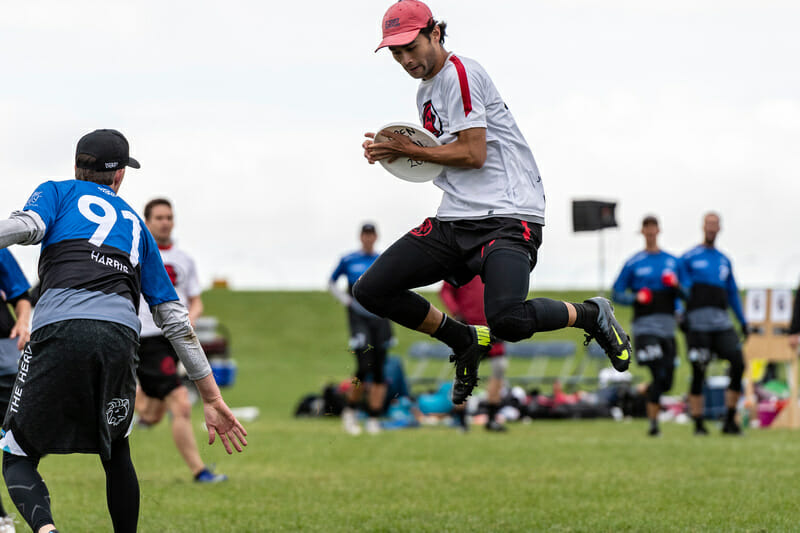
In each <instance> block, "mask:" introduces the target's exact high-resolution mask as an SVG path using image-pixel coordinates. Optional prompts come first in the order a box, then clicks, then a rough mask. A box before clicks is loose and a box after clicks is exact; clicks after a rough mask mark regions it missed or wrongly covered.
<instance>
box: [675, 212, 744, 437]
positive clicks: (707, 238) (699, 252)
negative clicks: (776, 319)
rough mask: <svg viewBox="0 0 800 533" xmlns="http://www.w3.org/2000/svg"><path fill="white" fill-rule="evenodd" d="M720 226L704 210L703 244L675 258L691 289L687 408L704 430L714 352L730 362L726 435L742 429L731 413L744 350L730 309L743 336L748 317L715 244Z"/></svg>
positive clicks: (729, 269)
mask: <svg viewBox="0 0 800 533" xmlns="http://www.w3.org/2000/svg"><path fill="white" fill-rule="evenodd" d="M719 231H720V218H719V215H718V214H716V213H708V214H706V215H705V217H703V237H704V238H703V243H702V244H699V245H697V246H695V247H694V248H692V249H691V250H689V251H688V252H686V253H685V254H683V256H681V258H680V261H679V271H678V272H679V278H680V284H681V287H682V288H683V290H685V291H687V292H688V294H689V300H688V302H687V304H686V322H687V323H686V327H687V334H686V341H687V344H688V348H689V351H688V356H689V362H690V363H691V364H692V385H691V389H690V391H689V412H690V414H691V415H692V418H694V423H695V429H694V434H695V435H707V434H708V430H706V428H705V424H704V423H703V383H704V382H705V377H706V368H707V367H708V363H709V362H710V361H711V358H712V354H717V356H718V357H719V358H720V359H727V361H728V362H729V363H730V371H729V375H730V384H729V385H728V389H727V390H726V391H725V406H726V407H727V410H726V413H725V423H724V424H723V426H722V432H723V433H724V434H728V435H741V434H742V429H741V428H740V427H739V425H738V424H737V423H736V420H735V416H736V404H737V402H738V401H739V396H741V394H742V376H743V375H744V355H743V354H742V343H741V340H740V337H739V335H737V334H736V331H735V330H734V329H733V323H732V322H731V318H730V316H729V314H728V308H729V307H730V309H731V310H732V311H733V313H734V314H735V315H736V319H737V320H738V321H739V323H740V324H741V332H742V336H743V337H746V336H747V331H748V330H747V321H746V320H745V317H744V313H743V312H742V302H741V300H740V299H739V289H738V288H737V286H736V280H735V279H734V277H733V267H732V265H731V261H730V259H728V258H727V257H726V256H725V255H724V254H723V253H722V252H720V251H719V250H717V249H716V248H715V247H714V242H715V240H716V238H717V234H718V233H719Z"/></svg>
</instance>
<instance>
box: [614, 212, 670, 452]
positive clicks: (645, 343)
mask: <svg viewBox="0 0 800 533" xmlns="http://www.w3.org/2000/svg"><path fill="white" fill-rule="evenodd" d="M658 233H659V228H658V220H657V219H656V217H654V216H647V217H645V218H644V220H642V235H643V236H644V241H645V248H644V250H642V251H641V252H639V253H637V254H636V255H634V256H633V257H632V258H630V259H629V260H628V261H627V262H626V263H625V266H624V267H623V268H622V271H621V272H620V273H619V276H618V277H617V280H616V281H615V282H614V287H613V289H612V293H611V294H612V299H613V300H614V301H615V302H617V303H620V304H624V305H633V324H632V327H633V346H634V352H633V353H634V356H635V357H636V362H637V363H639V364H640V365H643V366H646V367H648V368H649V369H650V373H651V374H652V375H653V380H652V382H651V383H650V385H648V387H647V418H648V419H649V420H650V429H649V431H648V434H649V435H650V436H653V437H655V436H658V435H660V434H661V432H660V430H659V428H658V414H659V412H660V411H661V406H660V401H661V395H662V394H663V393H665V392H667V391H668V390H670V389H671V388H672V376H673V374H674V371H675V353H676V350H675V325H676V324H675V313H676V311H678V306H679V302H680V300H679V298H678V287H677V286H678V277H677V274H676V272H677V270H678V260H677V259H676V258H675V257H673V256H672V255H670V254H668V253H667V252H665V251H663V250H661V249H660V248H659V247H658V242H657V239H658Z"/></svg>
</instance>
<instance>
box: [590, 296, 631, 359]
mask: <svg viewBox="0 0 800 533" xmlns="http://www.w3.org/2000/svg"><path fill="white" fill-rule="evenodd" d="M585 301H586V302H592V303H593V304H595V305H596V306H597V307H598V308H599V310H600V312H599V313H598V315H597V323H596V324H595V325H594V326H593V327H592V328H591V329H587V330H586V341H585V342H584V345H587V346H588V344H589V343H590V342H591V341H592V339H594V340H596V341H597V344H599V345H600V347H601V348H602V349H603V350H605V352H606V355H607V356H608V358H609V359H611V364H612V365H613V366H614V370H616V371H617V372H625V371H626V370H628V366H629V365H630V363H631V339H630V337H629V336H628V334H627V333H625V330H624V329H622V326H620V325H619V322H617V319H616V318H615V317H614V308H613V307H611V302H609V301H608V300H606V299H605V298H602V297H600V296H595V297H594V298H589V299H588V300H585Z"/></svg>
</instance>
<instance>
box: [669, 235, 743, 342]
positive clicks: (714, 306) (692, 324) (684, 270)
mask: <svg viewBox="0 0 800 533" xmlns="http://www.w3.org/2000/svg"><path fill="white" fill-rule="evenodd" d="M678 276H679V278H680V281H681V286H683V288H684V290H686V291H687V293H688V294H689V298H688V301H687V304H686V308H687V315H686V318H687V320H688V322H689V328H690V329H692V330H695V331H721V330H725V329H729V328H731V327H732V325H733V324H732V323H731V320H730V317H729V316H728V307H730V308H731V310H733V313H734V314H735V315H736V318H737V319H738V320H739V322H740V323H741V324H742V325H744V324H746V320H745V318H744V313H743V312H742V302H741V300H740V299H739V289H738V287H737V286H736V280H735V279H734V277H733V267H732V265H731V261H730V259H728V258H727V257H726V256H725V254H723V253H722V252H720V251H719V250H717V249H716V248H713V247H708V246H705V245H702V244H701V245H698V246H695V247H694V248H692V249H691V250H689V251H688V252H686V253H685V254H683V256H681V258H680V261H679V263H678Z"/></svg>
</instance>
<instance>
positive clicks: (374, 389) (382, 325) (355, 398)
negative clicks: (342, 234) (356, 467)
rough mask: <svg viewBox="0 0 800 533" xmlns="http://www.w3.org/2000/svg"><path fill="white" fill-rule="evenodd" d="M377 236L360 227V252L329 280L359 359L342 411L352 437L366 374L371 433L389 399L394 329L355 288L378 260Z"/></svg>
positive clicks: (358, 429)
mask: <svg viewBox="0 0 800 533" xmlns="http://www.w3.org/2000/svg"><path fill="white" fill-rule="evenodd" d="M377 240H378V233H377V231H376V230H375V225H374V224H372V223H369V222H368V223H366V224H364V225H363V226H361V250H359V251H357V252H353V253H351V254H348V255H346V256H344V257H342V259H341V260H340V261H339V264H338V265H337V266H336V269H335V270H334V271H333V274H331V278H330V280H329V281H328V289H329V290H330V292H331V294H333V295H334V297H336V299H337V300H339V301H340V302H341V303H342V305H344V306H345V307H346V308H347V323H348V325H349V327H350V350H352V351H353V353H354V354H355V356H356V373H355V379H354V380H353V386H352V387H350V389H349V390H348V391H347V407H345V409H344V410H343V411H342V423H343V424H344V429H345V431H347V432H348V433H350V434H352V435H358V434H359V433H361V426H360V425H359V424H358V416H357V415H358V406H359V404H360V403H361V399H362V396H363V394H364V389H365V386H364V385H363V383H364V380H365V379H366V377H367V375H369V374H371V375H372V384H371V385H370V386H369V387H368V389H369V397H368V401H367V409H368V411H367V414H368V418H367V423H366V429H367V432H368V433H373V434H374V433H378V432H379V431H380V427H381V426H380V421H379V419H378V417H379V416H380V414H381V412H382V411H383V403H384V400H385V397H386V380H385V376H384V375H383V367H384V364H385V363H386V350H387V348H388V344H389V342H390V341H391V340H392V326H391V324H390V323H389V321H388V320H386V319H385V318H381V317H379V316H376V315H374V314H372V313H370V312H369V311H367V310H366V309H364V308H363V307H362V306H361V304H359V303H358V302H357V301H355V300H354V299H353V296H352V294H353V285H355V283H356V281H357V280H358V278H359V277H360V276H361V274H363V273H364V272H365V271H366V270H367V269H368V268H369V267H370V266H371V265H372V263H374V262H375V260H376V259H377V258H378V253H377V252H376V251H375V241H377ZM342 276H346V277H347V292H344V291H342V290H341V289H339V287H338V285H337V284H336V282H337V281H338V280H339V278H340V277H342Z"/></svg>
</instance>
